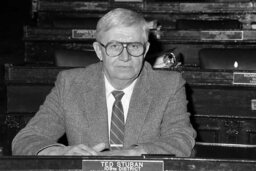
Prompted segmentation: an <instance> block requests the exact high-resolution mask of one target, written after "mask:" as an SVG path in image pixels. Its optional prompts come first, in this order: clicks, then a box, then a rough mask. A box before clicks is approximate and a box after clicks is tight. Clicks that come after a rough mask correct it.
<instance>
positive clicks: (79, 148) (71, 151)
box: [64, 144, 96, 156]
mask: <svg viewBox="0 0 256 171" xmlns="http://www.w3.org/2000/svg"><path fill="white" fill-rule="evenodd" d="M95 154H96V152H95V151H94V150H92V149H91V148H89V147H87V146H85V145H83V144H80V145H76V146H69V147H68V148H67V149H66V152H65V153H64V155H81V156H91V155H95Z"/></svg>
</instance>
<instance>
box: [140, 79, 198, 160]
mask: <svg viewBox="0 0 256 171" xmlns="http://www.w3.org/2000/svg"><path fill="white" fill-rule="evenodd" d="M175 76H176V79H175V80H177V82H176V84H175V85H176V86H175V87H172V88H174V90H170V91H172V92H173V93H170V94H171V95H170V97H169V100H168V102H167V103H166V106H165V110H164V113H163V118H162V122H161V125H160V135H159V137H155V139H154V140H151V141H150V142H146V143H142V144H139V145H141V146H143V148H144V149H145V150H146V151H147V152H148V153H151V154H174V155H175V156H179V157H188V156H190V155H191V152H192V149H193V147H194V145H195V137H196V132H195V130H194V129H193V127H192V125H191V123H190V119H189V117H190V114H189V113H188V112H187V99H186V94H185V87H184V84H185V81H184V79H183V78H182V76H181V74H175ZM169 89H170V88H169Z"/></svg>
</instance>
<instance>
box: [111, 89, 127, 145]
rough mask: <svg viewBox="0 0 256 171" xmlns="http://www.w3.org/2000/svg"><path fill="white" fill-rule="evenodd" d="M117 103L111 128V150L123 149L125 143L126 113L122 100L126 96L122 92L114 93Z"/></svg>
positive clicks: (114, 106)
mask: <svg viewBox="0 0 256 171" xmlns="http://www.w3.org/2000/svg"><path fill="white" fill-rule="evenodd" d="M112 94H113V96H114V97H115V102H114V104H113V108H112V116H111V127H110V147H111V150H114V149H121V148H122V147H123V142H124V112H123V105H122V102H121V99H122V97H123V95H124V92H122V91H113V92H112Z"/></svg>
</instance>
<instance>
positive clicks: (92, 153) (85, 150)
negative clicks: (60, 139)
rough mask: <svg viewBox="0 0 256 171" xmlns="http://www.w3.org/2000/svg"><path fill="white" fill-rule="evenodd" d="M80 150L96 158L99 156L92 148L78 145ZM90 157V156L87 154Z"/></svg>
mask: <svg viewBox="0 0 256 171" xmlns="http://www.w3.org/2000/svg"><path fill="white" fill-rule="evenodd" d="M78 148H79V149H81V150H82V151H84V152H85V154H87V153H89V155H93V156H96V155H97V154H98V152H97V151H95V150H94V149H93V148H90V147H88V146H86V145H84V144H80V145H78ZM87 155H88V154H87Z"/></svg>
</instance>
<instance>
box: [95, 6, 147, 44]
mask: <svg viewBox="0 0 256 171" xmlns="http://www.w3.org/2000/svg"><path fill="white" fill-rule="evenodd" d="M120 26H125V27H130V26H138V27H141V28H142V30H143V31H144V33H145V34H144V36H145V41H148V34H149V26H148V23H147V21H146V20H145V19H144V17H143V16H142V15H141V14H139V13H137V12H134V11H132V10H128V9H124V8H116V9H113V10H111V11H109V12H108V13H107V14H105V15H104V16H103V17H102V18H101V19H100V20H99V21H98V23H97V26H96V34H95V36H96V40H97V41H100V39H101V37H102V34H103V33H105V32H107V31H108V30H110V29H111V28H114V27H120Z"/></svg>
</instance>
